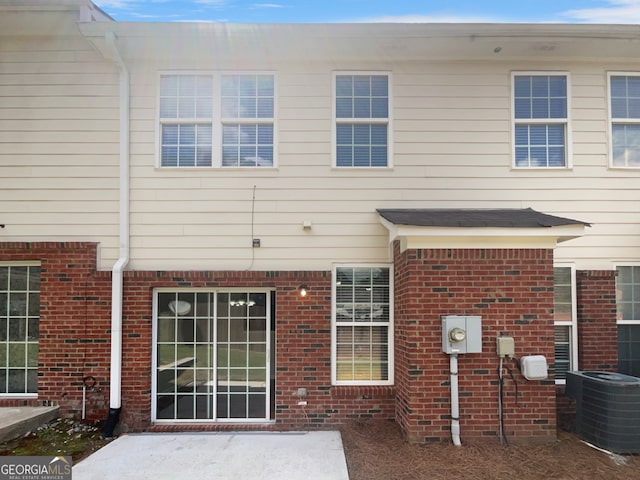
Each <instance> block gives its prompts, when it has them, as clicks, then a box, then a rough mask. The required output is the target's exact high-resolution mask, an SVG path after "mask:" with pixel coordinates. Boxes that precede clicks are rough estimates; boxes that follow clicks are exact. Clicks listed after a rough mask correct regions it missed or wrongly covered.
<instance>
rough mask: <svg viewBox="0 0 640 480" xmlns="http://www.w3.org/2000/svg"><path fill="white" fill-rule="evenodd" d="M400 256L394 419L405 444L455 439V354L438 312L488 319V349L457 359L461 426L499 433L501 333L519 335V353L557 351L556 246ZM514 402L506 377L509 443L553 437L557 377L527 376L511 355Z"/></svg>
mask: <svg viewBox="0 0 640 480" xmlns="http://www.w3.org/2000/svg"><path fill="white" fill-rule="evenodd" d="M394 249H395V254H394V273H395V279H394V289H395V378H396V392H397V402H396V420H397V421H398V423H399V424H400V426H401V428H402V430H403V431H404V433H405V435H406V436H407V438H408V439H409V441H411V442H414V443H424V442H429V441H439V440H447V439H449V438H450V411H451V410H450V408H451V407H450V391H449V358H448V356H447V355H446V354H445V353H443V352H442V340H441V339H442V335H441V316H443V315H480V316H482V335H483V338H482V342H483V352H482V353H478V354H465V355H460V357H459V392H460V425H461V437H462V440H463V442H464V439H465V438H469V437H487V436H496V435H497V434H498V430H499V420H498V413H497V412H498V384H497V367H498V358H497V356H496V347H495V342H496V341H495V338H496V337H497V336H498V335H500V334H504V335H510V336H513V337H514V339H515V346H516V356H517V357H518V358H519V357H521V356H524V355H533V354H535V355H544V356H545V357H546V358H547V359H548V361H549V363H553V358H554V346H553V342H554V341H553V339H554V329H553V314H552V312H553V251H552V250H550V249H434V250H406V251H404V252H400V249H399V244H398V242H396V244H395V246H394ZM508 366H509V367H510V368H511V369H512V370H513V373H514V375H515V378H516V381H517V383H518V395H519V396H518V399H517V402H516V398H515V386H514V384H513V381H512V380H511V379H510V378H507V379H505V397H504V426H505V431H506V434H507V437H508V438H509V439H510V440H512V441H553V440H554V439H555V434H556V412H555V388H554V381H553V380H544V381H526V380H525V379H524V378H523V377H522V376H520V374H519V371H518V368H517V367H516V366H515V365H514V364H513V363H512V362H508Z"/></svg>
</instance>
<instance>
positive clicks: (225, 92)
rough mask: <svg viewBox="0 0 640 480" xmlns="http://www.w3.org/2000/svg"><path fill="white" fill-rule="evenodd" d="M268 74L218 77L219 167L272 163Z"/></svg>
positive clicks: (271, 116) (261, 165)
mask: <svg viewBox="0 0 640 480" xmlns="http://www.w3.org/2000/svg"><path fill="white" fill-rule="evenodd" d="M273 89H274V85H273V76H272V75H224V76H223V77H222V166H223V167H272V166H273V103H274V91H273Z"/></svg>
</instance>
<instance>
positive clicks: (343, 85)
mask: <svg viewBox="0 0 640 480" xmlns="http://www.w3.org/2000/svg"><path fill="white" fill-rule="evenodd" d="M389 111H390V107H389V75H388V74H382V73H376V74H362V73H357V74H348V73H339V74H336V75H335V119H336V130H335V165H336V166H337V167H388V166H390V165H389V163H390V162H389V158H390V154H389V145H390V139H389V136H390V126H389V123H390V117H389Z"/></svg>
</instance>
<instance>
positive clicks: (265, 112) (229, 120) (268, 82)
mask: <svg viewBox="0 0 640 480" xmlns="http://www.w3.org/2000/svg"><path fill="white" fill-rule="evenodd" d="M194 76H195V77H207V78H209V79H211V82H212V85H214V86H215V87H216V89H217V93H214V88H213V87H212V88H211V93H210V95H207V96H205V95H201V96H200V97H198V98H203V99H207V101H208V107H207V108H206V109H202V108H201V109H196V111H198V112H199V111H204V112H208V115H209V116H208V117H205V116H203V115H199V116H197V117H194V118H186V117H184V116H180V115H179V114H178V113H175V112H171V115H167V114H166V111H167V110H168V108H167V106H166V105H165V104H166V102H167V101H168V100H173V103H177V102H176V101H175V97H176V96H178V93H179V90H178V89H176V88H175V87H174V91H173V92H172V95H168V94H163V85H164V84H165V83H167V79H174V78H179V77H187V78H191V77H194ZM243 78H248V79H254V80H256V82H257V89H256V91H255V92H254V94H255V95H256V96H255V97H251V95H243V94H242V93H243V92H237V93H238V94H237V95H235V94H233V95H232V94H230V93H229V92H228V91H226V92H223V82H227V83H225V85H228V80H229V79H243ZM159 83H160V86H159V89H160V92H159V95H158V97H159V108H158V112H159V113H158V117H159V131H158V133H157V142H158V149H159V150H158V157H159V161H158V164H159V166H160V167H162V168H176V167H177V168H182V167H186V168H197V167H215V168H222V167H224V168H230V167H231V168H233V167H238V168H241V167H245V168H246V167H262V168H271V167H274V166H275V162H276V141H275V136H276V129H275V87H276V86H275V75H274V74H273V73H256V74H254V73H246V74H245V73H238V74H231V73H210V74H202V73H187V72H185V73H173V72H170V73H164V74H161V75H160V82H159ZM218 85H219V86H218ZM201 90H202V89H201ZM223 93H225V95H224V98H225V99H226V100H227V101H230V100H231V99H233V98H235V99H236V101H237V102H243V101H246V100H249V99H251V98H253V101H254V103H255V104H256V105H255V107H256V108H255V109H254V110H255V112H256V113H255V115H253V116H252V117H243V116H241V114H240V113H239V111H237V112H236V113H237V115H236V114H233V113H231V114H229V112H228V111H227V112H225V113H226V114H227V115H231V116H230V117H223V115H222V114H223V112H222V106H223ZM189 98H192V97H189ZM192 103H197V102H195V100H194V101H193V102H192ZM265 105H266V106H265ZM234 115H235V116H234ZM183 117H184V118H183ZM195 124H199V126H200V128H203V124H210V127H209V130H208V131H207V136H210V137H211V141H210V142H209V143H208V144H206V143H203V142H197V143H188V144H183V145H176V144H175V143H164V142H163V140H164V139H165V137H166V135H165V131H164V125H170V126H171V125H190V126H193V125H195ZM227 124H236V125H239V124H246V125H254V126H255V125H260V126H262V125H270V127H269V129H270V132H271V134H270V136H271V142H270V143H267V142H262V143H260V144H258V145H255V144H254V145H253V147H254V148H253V151H254V152H255V155H254V157H255V158H252V159H251V160H249V161H237V162H231V161H227V162H226V163H225V164H223V160H222V159H223V145H222V134H223V128H224V125H227ZM174 137H175V135H174ZM180 146H182V147H183V148H182V150H180ZM226 146H227V147H229V146H230V145H228V144H227V145H226ZM235 146H236V150H237V151H238V154H239V153H240V150H241V149H242V148H243V147H247V146H248V145H246V144H242V145H240V144H236V145H235ZM238 156H239V155H238Z"/></svg>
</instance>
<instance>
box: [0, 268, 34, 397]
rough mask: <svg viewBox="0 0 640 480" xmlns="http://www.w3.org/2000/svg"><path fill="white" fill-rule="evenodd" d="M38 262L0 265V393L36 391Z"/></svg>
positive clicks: (32, 392)
mask: <svg viewBox="0 0 640 480" xmlns="http://www.w3.org/2000/svg"><path fill="white" fill-rule="evenodd" d="M39 319H40V266H39V265H0V395H25V394H27V395H29V394H36V393H37V389H38V338H39Z"/></svg>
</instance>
